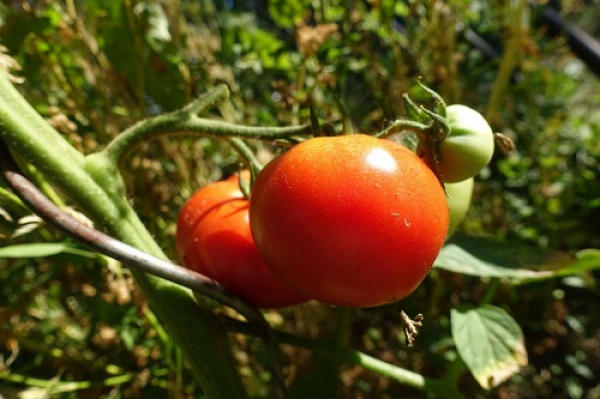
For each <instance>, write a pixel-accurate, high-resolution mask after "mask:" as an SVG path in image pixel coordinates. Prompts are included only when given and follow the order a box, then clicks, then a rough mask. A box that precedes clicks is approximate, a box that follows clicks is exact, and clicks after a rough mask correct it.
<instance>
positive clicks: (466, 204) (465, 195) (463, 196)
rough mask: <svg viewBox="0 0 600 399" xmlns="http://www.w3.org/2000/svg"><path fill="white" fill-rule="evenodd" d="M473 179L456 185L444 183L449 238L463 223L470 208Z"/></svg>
mask: <svg viewBox="0 0 600 399" xmlns="http://www.w3.org/2000/svg"><path fill="white" fill-rule="evenodd" d="M473 185H474V179H473V178H472V177H471V178H469V179H467V180H463V181H459V182H458V183H446V184H445V185H444V187H445V188H446V201H447V202H448V209H449V210H450V224H449V225H448V235H447V236H446V237H447V238H450V236H452V234H454V231H455V230H456V228H457V227H458V225H459V224H460V222H462V221H463V219H464V218H465V216H466V215H467V212H468V211H469V208H470V206H471V198H472V197H473Z"/></svg>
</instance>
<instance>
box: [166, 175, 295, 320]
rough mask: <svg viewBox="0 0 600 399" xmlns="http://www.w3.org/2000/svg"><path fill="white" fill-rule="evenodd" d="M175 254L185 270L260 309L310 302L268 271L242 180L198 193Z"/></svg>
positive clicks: (183, 215)
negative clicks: (251, 222) (251, 223)
mask: <svg viewBox="0 0 600 399" xmlns="http://www.w3.org/2000/svg"><path fill="white" fill-rule="evenodd" d="M175 241H176V248H177V252H178V255H179V257H180V259H181V261H182V263H183V264H184V266H186V267H188V268H190V269H192V270H195V271H197V272H199V273H202V274H204V275H206V276H208V277H210V278H213V279H215V280H216V281H218V282H219V283H221V284H223V285H224V286H226V287H227V288H229V289H230V290H232V291H233V292H235V293H237V294H238V295H240V296H241V297H243V298H245V299H246V300H248V301H249V302H250V303H252V304H253V305H254V306H256V307H259V308H281V307H285V306H290V305H294V304H297V303H300V302H303V301H304V300H305V298H304V297H302V296H300V295H299V294H297V293H296V292H294V291H293V290H292V289H291V288H290V287H288V286H287V285H286V284H284V283H282V282H281V281H280V280H279V279H278V278H277V277H275V275H274V274H273V273H272V272H271V271H270V270H269V269H268V268H267V267H266V266H265V263H264V261H263V260H262V258H261V256H260V254H259V253H258V251H257V250H256V246H255V245H254V241H253V239H252V234H251V232H250V226H249V218H248V200H247V199H245V198H244V196H243V194H242V192H241V190H240V188H239V177H238V176H237V175H234V176H232V177H231V178H229V179H227V180H224V181H220V182H216V183H212V184H209V185H207V186H205V187H203V188H201V189H200V190H198V191H197V192H196V193H195V194H194V195H193V196H192V197H191V198H190V199H189V200H188V202H187V203H186V204H185V205H184V206H183V208H182V209H181V212H180V214H179V218H178V223H177V233H176V240H175Z"/></svg>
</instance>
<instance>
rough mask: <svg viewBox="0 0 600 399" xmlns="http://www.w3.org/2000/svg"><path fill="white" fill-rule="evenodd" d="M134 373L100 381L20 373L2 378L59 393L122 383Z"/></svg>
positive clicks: (0, 377) (1, 378)
mask: <svg viewBox="0 0 600 399" xmlns="http://www.w3.org/2000/svg"><path fill="white" fill-rule="evenodd" d="M133 377H134V376H133V375H132V374H124V375H119V376H115V377H109V378H106V379H105V380H102V381H100V382H93V381H73V382H61V381H55V380H42V379H39V378H33V377H27V376H25V375H19V374H1V373H0V380H4V381H7V382H11V383H16V384H23V385H27V386H30V387H37V388H44V389H47V390H48V391H49V392H48V394H49V393H52V394H58V393H66V392H75V391H80V390H82V389H89V388H92V387H95V386H101V387H108V386H115V385H122V384H125V383H127V382H130V381H131V380H133Z"/></svg>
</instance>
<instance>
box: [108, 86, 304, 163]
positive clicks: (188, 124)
mask: <svg viewBox="0 0 600 399" xmlns="http://www.w3.org/2000/svg"><path fill="white" fill-rule="evenodd" d="M228 95H229V92H228V91H227V88H226V86H218V87H217V88H216V89H215V90H213V91H211V92H209V93H208V94H206V95H205V96H203V97H201V98H199V99H198V100H196V101H195V102H193V103H191V104H189V105H187V106H185V107H183V108H182V109H180V110H178V111H175V112H172V113H170V114H166V115H159V116H156V117H154V118H150V119H146V120H143V121H141V122H138V123H137V124H135V125H133V126H132V127H130V128H129V129H127V130H125V131H124V132H122V133H121V134H119V135H118V136H117V137H115V138H114V139H113V140H112V141H111V142H110V143H109V144H108V145H107V146H106V148H104V150H103V153H104V154H105V156H106V157H107V158H108V159H110V160H111V161H112V162H114V163H118V162H119V161H121V160H122V159H123V158H124V157H125V156H126V155H127V154H128V153H129V152H131V151H132V150H133V149H134V148H135V147H137V146H138V145H140V144H141V143H144V142H147V141H149V140H152V139H154V138H156V137H159V136H164V135H170V134H175V133H177V134H200V135H203V136H207V137H213V138H218V139H224V138H229V137H239V138H242V139H257V140H277V139H288V138H290V137H293V136H297V135H308V134H310V133H311V127H310V126H309V125H305V126H289V127H257V126H244V125H236V124H234V123H229V122H224V121H219V120H212V119H205V118H200V117H198V115H197V114H198V113H201V112H203V111H205V110H206V109H208V108H209V107H211V106H214V105H215V104H218V103H219V102H221V101H223V100H225V99H226V98H227V96H228Z"/></svg>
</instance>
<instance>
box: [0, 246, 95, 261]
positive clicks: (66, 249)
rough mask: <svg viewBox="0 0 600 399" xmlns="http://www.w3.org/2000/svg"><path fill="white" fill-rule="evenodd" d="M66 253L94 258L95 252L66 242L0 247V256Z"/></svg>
mask: <svg viewBox="0 0 600 399" xmlns="http://www.w3.org/2000/svg"><path fill="white" fill-rule="evenodd" d="M62 253H68V254H72V255H79V256H84V257H88V258H95V257H96V253H94V252H90V251H85V250H82V249H79V248H75V247H73V246H72V245H70V244H67V243H60V242H57V243H34V244H17V245H11V246H8V247H4V248H0V258H43V257H46V256H52V255H58V254H62Z"/></svg>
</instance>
